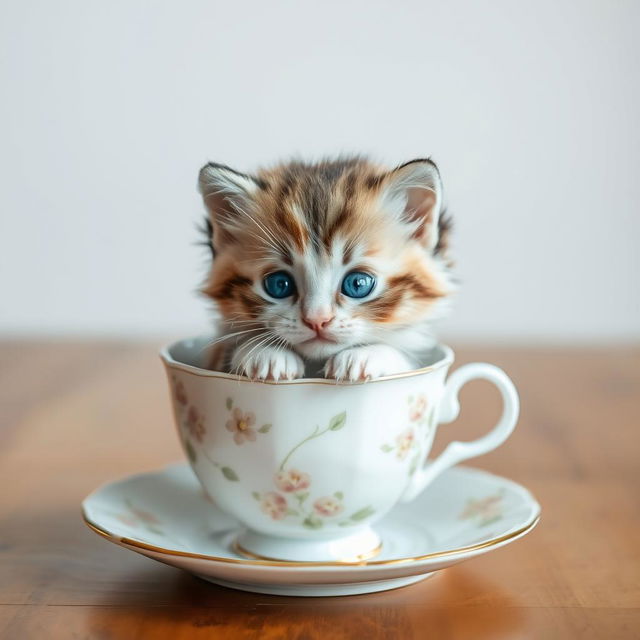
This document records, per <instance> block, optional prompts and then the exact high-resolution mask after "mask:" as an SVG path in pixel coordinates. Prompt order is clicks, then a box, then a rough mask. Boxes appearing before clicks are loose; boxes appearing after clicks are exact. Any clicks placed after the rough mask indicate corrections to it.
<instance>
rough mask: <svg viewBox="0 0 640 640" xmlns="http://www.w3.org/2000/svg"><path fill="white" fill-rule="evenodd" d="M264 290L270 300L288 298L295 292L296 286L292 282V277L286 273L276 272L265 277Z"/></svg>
mask: <svg viewBox="0 0 640 640" xmlns="http://www.w3.org/2000/svg"><path fill="white" fill-rule="evenodd" d="M263 285H264V290H265V291H266V292H267V293H268V294H269V295H270V296H271V297H272V298H288V297H289V296H291V295H293V294H294V293H295V291H296V284H295V282H294V281H293V276H292V275H290V274H288V273H287V272H286V271H276V272H275V273H270V274H269V275H268V276H265V279H264V282H263Z"/></svg>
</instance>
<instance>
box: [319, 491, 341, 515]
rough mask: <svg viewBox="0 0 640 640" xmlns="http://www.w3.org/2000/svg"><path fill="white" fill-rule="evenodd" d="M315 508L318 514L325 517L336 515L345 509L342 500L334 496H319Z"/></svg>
mask: <svg viewBox="0 0 640 640" xmlns="http://www.w3.org/2000/svg"><path fill="white" fill-rule="evenodd" d="M313 508H314V510H315V512H316V513H317V514H318V515H321V516H325V517H329V516H336V515H338V514H339V513H340V512H341V511H342V510H343V509H344V507H343V506H342V503H341V502H340V500H338V499H337V498H334V497H333V496H325V497H324V498H318V499H317V500H316V501H315V502H314V503H313Z"/></svg>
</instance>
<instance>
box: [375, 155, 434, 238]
mask: <svg viewBox="0 0 640 640" xmlns="http://www.w3.org/2000/svg"><path fill="white" fill-rule="evenodd" d="M384 199H385V203H386V204H387V206H389V207H390V208H391V209H393V210H394V211H395V212H396V214H397V215H399V216H400V219H401V220H402V222H404V223H405V224H407V225H408V227H409V229H410V231H411V234H412V236H413V237H414V238H416V239H418V240H419V241H420V242H422V244H424V246H425V247H426V248H427V249H429V250H431V251H432V250H433V249H434V248H435V247H436V245H437V243H438V220H439V218H440V213H441V209H442V182H441V181H440V172H439V171H438V167H437V166H436V164H435V162H432V161H431V160H422V159H421V160H411V162H407V163H405V164H403V165H400V166H399V167H398V168H397V169H394V170H393V171H390V172H389V173H388V174H387V176H386V188H385V191H384Z"/></svg>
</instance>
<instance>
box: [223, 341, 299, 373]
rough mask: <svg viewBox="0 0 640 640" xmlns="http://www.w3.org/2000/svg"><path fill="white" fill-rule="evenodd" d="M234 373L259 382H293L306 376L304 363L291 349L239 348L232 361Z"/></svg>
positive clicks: (249, 346) (251, 346)
mask: <svg viewBox="0 0 640 640" xmlns="http://www.w3.org/2000/svg"><path fill="white" fill-rule="evenodd" d="M231 367H232V371H234V372H237V373H241V374H242V375H245V376H247V377H248V378H252V379H258V380H293V379H294V378H301V377H302V376H303V375H304V361H303V360H302V358H301V357H300V356H299V355H298V354H297V353H294V352H293V351H290V350H289V349H282V348H278V347H272V346H268V347H264V348H262V349H260V348H255V347H254V346H253V345H241V346H240V347H238V348H237V349H236V350H235V352H234V354H233V358H232V360H231Z"/></svg>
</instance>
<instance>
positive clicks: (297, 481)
mask: <svg viewBox="0 0 640 640" xmlns="http://www.w3.org/2000/svg"><path fill="white" fill-rule="evenodd" d="M273 481H274V483H275V485H276V487H278V489H280V491H284V492H285V493H292V492H294V491H302V490H303V489H307V488H308V487H309V485H310V484H311V476H309V474H308V473H305V472H304V471H298V470H297V469H289V471H284V470H282V471H278V473H276V475H275V477H274V479H273Z"/></svg>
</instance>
